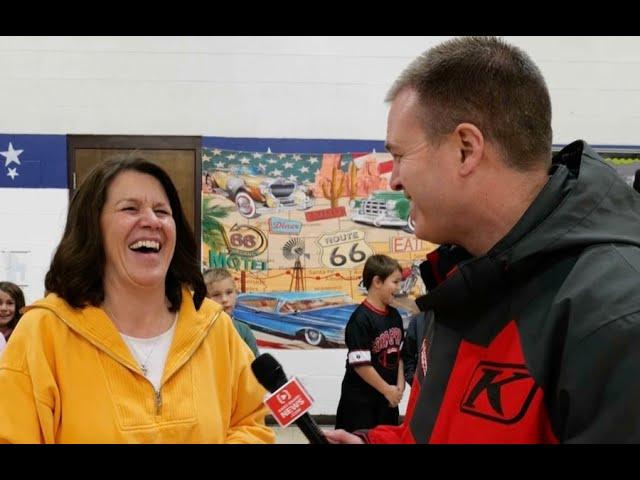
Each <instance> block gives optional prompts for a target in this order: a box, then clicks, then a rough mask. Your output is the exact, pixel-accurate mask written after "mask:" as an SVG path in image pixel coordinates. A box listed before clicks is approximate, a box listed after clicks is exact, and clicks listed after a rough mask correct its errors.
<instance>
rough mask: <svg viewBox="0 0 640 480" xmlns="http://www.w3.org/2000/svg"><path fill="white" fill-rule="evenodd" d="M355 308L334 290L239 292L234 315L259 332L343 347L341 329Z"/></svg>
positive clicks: (314, 344)
mask: <svg viewBox="0 0 640 480" xmlns="http://www.w3.org/2000/svg"><path fill="white" fill-rule="evenodd" d="M357 306H358V304H356V303H354V302H353V300H352V299H351V297H349V296H348V295H345V294H344V293H342V292H336V291H317V292H265V293H241V294H240V295H238V302H237V304H236V308H235V310H234V311H233V316H234V317H235V318H236V319H238V320H240V321H242V322H245V323H246V324H247V325H249V326H250V327H251V328H252V329H253V330H257V331H260V332H266V333H270V334H273V335H277V336H283V337H287V338H295V339H300V340H303V341H304V342H305V343H307V344H309V345H311V346H314V347H319V346H337V347H344V329H345V326H346V325H347V322H348V321H349V317H350V316H351V314H352V313H353V311H354V310H355V309H356V307H357Z"/></svg>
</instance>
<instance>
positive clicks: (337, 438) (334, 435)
mask: <svg viewBox="0 0 640 480" xmlns="http://www.w3.org/2000/svg"><path fill="white" fill-rule="evenodd" d="M322 433H324V436H325V437H327V440H329V443H352V444H358V443H360V444H363V443H364V441H363V440H362V439H361V438H360V437H358V436H357V435H354V434H353V433H349V432H347V431H346V430H342V429H340V430H323V431H322Z"/></svg>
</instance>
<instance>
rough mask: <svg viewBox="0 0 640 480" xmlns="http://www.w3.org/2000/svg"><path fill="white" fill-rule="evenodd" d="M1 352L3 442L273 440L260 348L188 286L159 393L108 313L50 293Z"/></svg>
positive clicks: (0, 426)
mask: <svg viewBox="0 0 640 480" xmlns="http://www.w3.org/2000/svg"><path fill="white" fill-rule="evenodd" d="M27 310H28V311H27V312H26V313H25V314H24V315H23V316H22V318H21V320H20V323H19V324H18V326H17V328H16V329H15V331H14V332H13V335H12V336H11V339H10V341H9V343H8V345H7V348H6V349H5V350H4V352H3V355H2V357H0V442H16V443H273V442H274V441H275V435H274V433H273V431H272V430H271V429H270V428H269V427H267V426H266V425H265V423H264V417H265V415H266V413H267V412H266V409H265V407H264V405H263V404H262V400H263V396H264V394H265V390H264V389H263V388H262V386H261V385H260V384H259V383H258V382H257V380H256V379H255V377H254V376H253V373H252V371H251V366H250V364H251V361H252V360H253V354H252V353H251V350H249V348H248V347H247V346H246V344H245V343H244V342H243V341H242V339H241V338H240V336H239V335H238V333H237V332H236V329H235V328H234V326H233V324H232V323H231V320H230V319H229V317H228V316H227V315H226V314H225V313H224V312H223V311H222V308H221V307H220V306H219V305H218V304H216V303H214V302H212V301H211V300H208V299H205V300H204V302H203V303H202V305H201V306H200V309H199V310H197V311H196V309H195V307H194V304H193V298H192V295H191V293H190V292H189V291H188V290H187V289H183V291H182V305H181V306H180V311H179V314H178V319H177V324H176V328H175V333H174V338H173V342H172V344H171V347H170V349H169V353H168V356H167V361H166V364H165V369H164V373H163V376H162V381H161V387H160V389H159V391H158V392H156V391H155V390H154V387H153V385H152V384H151V383H150V382H149V381H148V380H147V379H146V378H145V377H144V376H143V375H142V371H141V370H140V367H139V366H138V364H137V362H136V361H135V360H134V358H133V356H132V355H131V353H130V351H129V349H128V348H127V346H126V344H125V343H124V340H123V339H122V337H121V335H120V333H119V332H118V330H117V329H116V328H115V326H114V324H113V323H112V322H111V320H110V319H109V317H107V315H106V314H105V313H104V311H103V310H101V309H100V308H96V307H86V308H83V309H74V308H72V307H70V306H69V305H68V304H67V303H66V302H65V301H64V300H63V299H61V298H60V297H58V296H56V295H55V294H50V295H48V296H47V297H46V298H44V299H43V300H40V301H38V302H36V303H35V304H33V305H31V306H30V307H27Z"/></svg>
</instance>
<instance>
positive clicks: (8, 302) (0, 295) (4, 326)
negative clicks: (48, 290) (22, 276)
mask: <svg viewBox="0 0 640 480" xmlns="http://www.w3.org/2000/svg"><path fill="white" fill-rule="evenodd" d="M23 307H24V294H23V293H22V290H21V289H20V287H19V286H18V285H16V284H15V283H11V282H0V333H2V335H3V336H4V339H5V340H7V341H9V337H10V336H11V333H12V332H13V330H14V329H15V328H16V325H17V324H18V321H19V320H20V317H22V313H20V311H21V310H22V308H23Z"/></svg>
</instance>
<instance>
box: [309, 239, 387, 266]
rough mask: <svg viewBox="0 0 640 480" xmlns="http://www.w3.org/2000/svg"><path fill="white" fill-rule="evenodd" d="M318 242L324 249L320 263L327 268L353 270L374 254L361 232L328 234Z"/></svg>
mask: <svg viewBox="0 0 640 480" xmlns="http://www.w3.org/2000/svg"><path fill="white" fill-rule="evenodd" d="M317 242H318V245H319V246H320V248H321V249H322V253H321V254H320V261H321V262H322V264H323V265H324V266H325V267H327V268H353V267H355V266H356V265H358V264H360V263H362V262H364V261H365V260H366V259H367V258H368V257H370V256H371V255H373V254H374V252H373V249H372V248H371V247H370V246H369V245H368V244H367V242H365V241H364V232H363V231H361V230H349V231H346V232H334V233H327V234H324V235H322V236H321V237H320V238H319V239H318V240H317Z"/></svg>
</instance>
